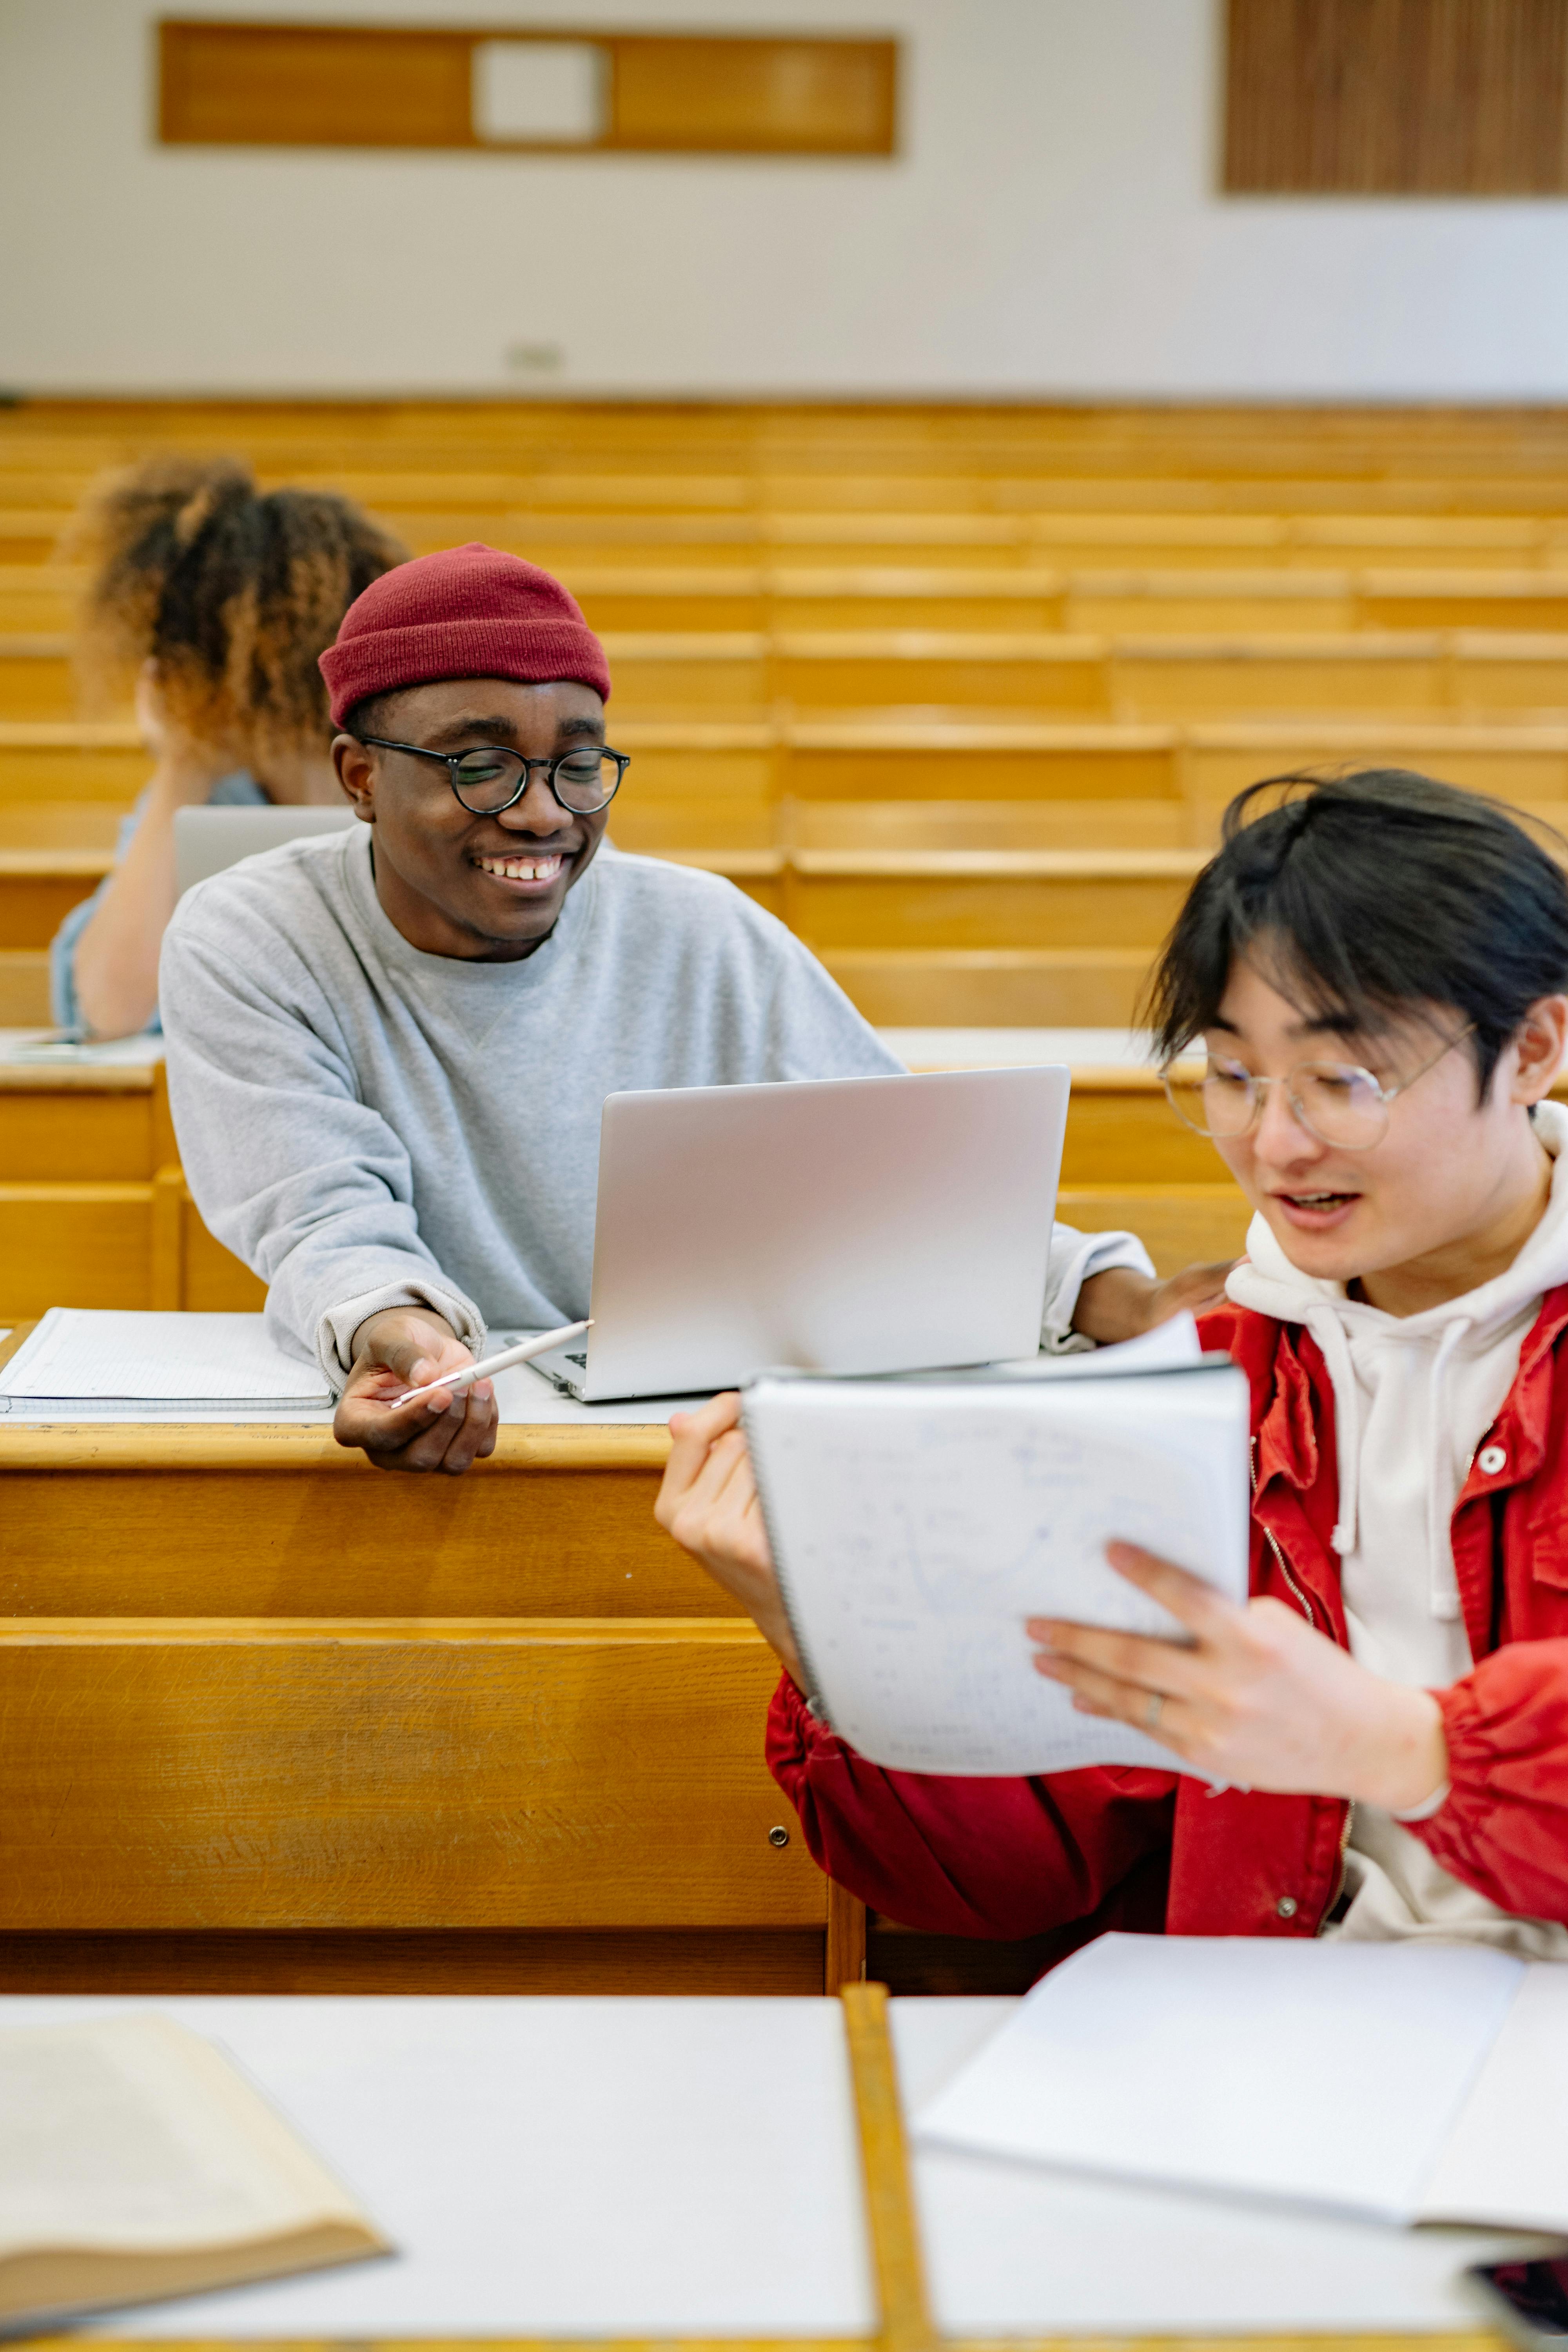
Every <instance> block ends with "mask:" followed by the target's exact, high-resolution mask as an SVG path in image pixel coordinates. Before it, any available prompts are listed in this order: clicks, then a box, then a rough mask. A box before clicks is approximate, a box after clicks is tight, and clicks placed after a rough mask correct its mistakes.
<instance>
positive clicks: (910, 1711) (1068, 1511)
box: [744, 1316, 1248, 1775]
mask: <svg viewBox="0 0 1568 2352" xmlns="http://www.w3.org/2000/svg"><path fill="white" fill-rule="evenodd" d="M744 1414H745V1427H746V1434H747V1438H748V1440H749V1442H750V1444H751V1449H752V1461H753V1464H754V1465H755V1470H756V1477H757V1486H758V1492H759V1494H760V1496H761V1499H762V1504H763V1514H764V1517H765V1518H766V1520H767V1525H768V1531H769V1535H770V1538H771V1539H772V1544H773V1557H774V1560H775V1562H776V1564H777V1569H778V1576H779V1583H780V1586H781V1588H782V1590H783V1593H784V1603H785V1607H786V1609H787V1611H788V1613H789V1620H790V1624H791V1626H792V1628H793V1630H794V1633H795V1643H796V1646H797V1648H798V1649H799V1651H800V1654H801V1658H802V1661H803V1663H804V1664H805V1667H806V1670H807V1673H808V1676H809V1678H810V1685H811V1690H812V1694H813V1697H814V1700H815V1702H816V1705H817V1706H818V1707H819V1708H820V1710H821V1712H822V1713H823V1714H824V1715H825V1716H826V1719H827V1720H828V1722H829V1723H831V1725H832V1726H833V1728H834V1729H835V1730H836V1731H837V1732H839V1733H841V1734H842V1736H843V1737H844V1738H846V1739H847V1740H848V1741H849V1742H850V1744H851V1746H853V1747H854V1748H858V1751H859V1752H860V1754H861V1755H863V1756H865V1757H866V1758H867V1759H868V1760H869V1761H870V1762H871V1763H873V1764H881V1765H884V1766H886V1767H888V1768H889V1769H893V1770H898V1771H907V1772H946V1773H954V1774H966V1773H972V1774H977V1775H978V1774H993V1773H1015V1772H1022V1773H1028V1772H1049V1771H1068V1770H1071V1769H1074V1768H1075V1767H1077V1766H1079V1765H1085V1764H1147V1765H1152V1766H1154V1767H1155V1768H1157V1769H1163V1770H1165V1771H1172V1770H1177V1769H1187V1768H1185V1767H1184V1766H1180V1765H1179V1764H1178V1762H1177V1759H1176V1758H1175V1757H1174V1756H1173V1754H1172V1752H1171V1750H1170V1749H1169V1748H1162V1747H1161V1746H1159V1744H1158V1743H1157V1742H1156V1741H1154V1740H1153V1739H1151V1738H1149V1737H1148V1736H1147V1735H1146V1734H1145V1733H1143V1732H1142V1731H1140V1730H1137V1729H1135V1728H1134V1727H1132V1726H1131V1725H1129V1724H1124V1723H1111V1722H1106V1721H1101V1720H1099V1719H1097V1718H1096V1717H1091V1716H1084V1715H1079V1714H1076V1713H1075V1712H1074V1710H1073V1707H1072V1703H1071V1699H1070V1696H1069V1694H1068V1692H1067V1691H1066V1690H1065V1689H1064V1688H1063V1686H1062V1685H1060V1684H1058V1683H1050V1682H1047V1681H1046V1680H1045V1679H1044V1677H1043V1676H1042V1675H1038V1674H1037V1673H1036V1671H1035V1669H1034V1666H1033V1664H1032V1662H1031V1656H1030V1649H1029V1643H1028V1641H1027V1639H1026V1635H1025V1633H1024V1620H1025V1619H1026V1617H1030V1616H1036V1615H1042V1614H1043V1615H1050V1616H1058V1617H1068V1618H1075V1619H1078V1620H1079V1621H1081V1622H1085V1623H1089V1624H1097V1625H1110V1626H1115V1627H1118V1628H1120V1629H1121V1630H1122V1631H1125V1632H1129V1633H1155V1634H1165V1635H1170V1636H1174V1635H1176V1634H1178V1633H1179V1632H1180V1628H1179V1627H1178V1625H1177V1624H1176V1622H1175V1620H1174V1619H1173V1618H1172V1617H1171V1616H1170V1615H1169V1614H1168V1613H1167V1612H1166V1611H1165V1610H1163V1608H1161V1607H1160V1606H1159V1604H1158V1603H1157V1602H1156V1601H1151V1600H1150V1599H1149V1598H1148V1597H1147V1596H1146V1595H1145V1594H1143V1593H1142V1592H1140V1591H1137V1590H1136V1588H1135V1587H1134V1586H1132V1585H1131V1584H1129V1583H1127V1582H1126V1581H1125V1580H1124V1579H1122V1578H1121V1577H1119V1576H1117V1575H1116V1574H1115V1572H1114V1571H1113V1570H1112V1569H1111V1568H1110V1565H1109V1563H1108V1561H1107V1559H1106V1557H1105V1548H1106V1545H1107V1544H1108V1543H1109V1542H1110V1540H1111V1539H1112V1538H1121V1540H1123V1541H1127V1542H1131V1543H1139V1544H1143V1545H1145V1546H1147V1547H1148V1549H1151V1550H1152V1551H1155V1552H1158V1553H1159V1554H1161V1556H1162V1557H1163V1558H1164V1559H1172V1560H1174V1561H1175V1562H1176V1564H1177V1565H1178V1566H1179V1567H1182V1568H1186V1569H1190V1570H1192V1572H1193V1573H1194V1575H1196V1576H1201V1577H1204V1578H1205V1579H1207V1580H1208V1581H1209V1582H1211V1583H1213V1584H1215V1585H1216V1586H1217V1587H1218V1588H1219V1589H1220V1590H1221V1591H1224V1592H1226V1593H1227V1594H1228V1595H1229V1596H1230V1597H1231V1598H1232V1599H1233V1600H1236V1601H1240V1600H1242V1599H1244V1598H1245V1596H1246V1592H1247V1529H1248V1503H1247V1382H1246V1381H1245V1379H1244V1378H1243V1376H1242V1374H1241V1373H1240V1372H1238V1371H1237V1370H1236V1369H1235V1368H1234V1366H1232V1365H1231V1364H1230V1363H1229V1362H1228V1360H1226V1359H1225V1358H1224V1357H1208V1358H1205V1357H1204V1356H1202V1355H1201V1354H1200V1351H1199V1347H1198V1340H1197V1334H1196V1330H1195V1328H1194V1324H1193V1321H1192V1318H1191V1317H1190V1316H1187V1317H1184V1318H1180V1319H1179V1320H1178V1321H1177V1322H1176V1323H1174V1324H1173V1325H1169V1326H1166V1327H1164V1328H1163V1329H1161V1330H1159V1331H1157V1332H1154V1333H1152V1334H1151V1335H1150V1336H1149V1338H1148V1339H1144V1340H1131V1341H1129V1342H1127V1343H1126V1344H1125V1345H1124V1346H1123V1347H1120V1348H1105V1349H1099V1350H1097V1351H1096V1352H1094V1353H1093V1354H1085V1355H1078V1356H1060V1357H1041V1358H1037V1359H1036V1358H1030V1359H1026V1360H1023V1361H1021V1362H1019V1363H1017V1364H1015V1365H1007V1364H1001V1365H995V1366H992V1367H989V1368H985V1369H983V1370H980V1371H977V1372H971V1373H946V1374H930V1375H917V1376H914V1377H909V1376H905V1377H903V1378H900V1379H897V1380H889V1381H833V1380H818V1379H814V1378H810V1377H802V1376H798V1375H791V1374H788V1373H777V1374H770V1375H768V1376H766V1377H764V1378H763V1379H761V1380H758V1381H754V1382H753V1383H752V1385H751V1387H749V1388H748V1389H747V1391H746V1392H745V1402H744Z"/></svg>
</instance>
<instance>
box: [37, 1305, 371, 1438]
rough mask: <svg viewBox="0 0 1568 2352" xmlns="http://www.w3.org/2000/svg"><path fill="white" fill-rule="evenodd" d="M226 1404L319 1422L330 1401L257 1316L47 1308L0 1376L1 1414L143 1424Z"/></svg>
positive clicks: (310, 1367) (315, 1371)
mask: <svg viewBox="0 0 1568 2352" xmlns="http://www.w3.org/2000/svg"><path fill="white" fill-rule="evenodd" d="M226 1408H227V1409H237V1410H244V1411H246V1412H267V1413H269V1414H276V1415H278V1416H279V1417H280V1418H285V1419H290V1420H291V1419H296V1418H299V1417H301V1416H302V1417H306V1418H319V1417H320V1416H321V1414H323V1413H330V1412H331V1409H332V1400H331V1396H330V1395H329V1393H328V1391H327V1385H326V1382H325V1381H324V1380H323V1379H322V1377H321V1367H320V1365H318V1364H306V1363H301V1362H300V1360H298V1359H297V1358H296V1357H292V1356H286V1355H284V1353H283V1352H282V1350H281V1349H279V1348H278V1347H275V1346H274V1344H273V1342H272V1341H271V1340H270V1339H268V1336H267V1329H266V1326H265V1324H264V1322H263V1320H262V1318H261V1317H260V1316H259V1315H185V1314H145V1313H137V1312H133V1311H132V1310H130V1309H123V1310H121V1309H111V1308H100V1307H50V1309H49V1311H48V1313H47V1315H46V1316H45V1317H44V1318H43V1320H42V1321H41V1322H40V1323H39V1325H38V1327H37V1330H36V1331H34V1332H32V1333H31V1334H30V1335H29V1336H28V1338H27V1339H25V1340H24V1341H23V1343H22V1345H21V1347H20V1348H18V1349H17V1350H16V1355H15V1356H14V1357H13V1358H12V1359H11V1361H10V1362H9V1363H8V1364H7V1365H6V1366H5V1370H3V1371H0V1411H4V1412H26V1413H31V1414H33V1415H35V1416H36V1415H37V1414H38V1413H40V1412H47V1413H50V1414H52V1415H53V1416H54V1417H55V1418H57V1419H64V1420H69V1419H70V1418H71V1417H72V1416H73V1414H74V1413H75V1412H79V1411H83V1410H89V1411H91V1412H93V1413H94V1414H95V1415H101V1414H107V1415H109V1416H110V1418H114V1419H120V1420H125V1421H146V1420H153V1419H179V1418H182V1417H184V1416H185V1415H187V1414H190V1413H193V1412H195V1413H211V1412H217V1411H222V1410H224V1409H226Z"/></svg>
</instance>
